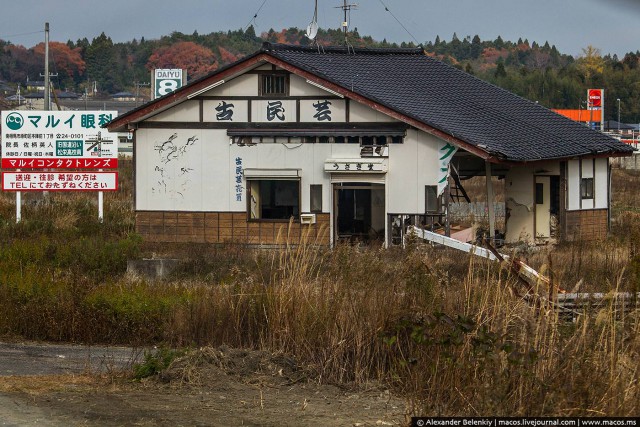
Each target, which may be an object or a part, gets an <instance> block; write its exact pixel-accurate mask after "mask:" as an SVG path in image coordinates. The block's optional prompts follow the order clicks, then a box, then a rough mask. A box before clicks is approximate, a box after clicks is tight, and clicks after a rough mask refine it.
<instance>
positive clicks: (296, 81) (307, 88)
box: [289, 74, 334, 97]
mask: <svg viewBox="0 0 640 427" xmlns="http://www.w3.org/2000/svg"><path fill="white" fill-rule="evenodd" d="M289 95H291V96H318V97H326V96H334V95H333V94H332V93H331V92H327V91H326V90H323V89H320V88H319V87H317V86H314V85H310V84H309V83H307V79H305V78H302V77H300V76H297V75H295V74H290V75H289Z"/></svg>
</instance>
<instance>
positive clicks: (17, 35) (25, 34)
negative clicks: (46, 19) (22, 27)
mask: <svg viewBox="0 0 640 427" xmlns="http://www.w3.org/2000/svg"><path fill="white" fill-rule="evenodd" d="M39 33H44V31H42V30H40V31H32V32H30V33H19V34H7V35H1V34H0V38H2V39H6V38H9V37H19V36H30V35H32V34H39Z"/></svg>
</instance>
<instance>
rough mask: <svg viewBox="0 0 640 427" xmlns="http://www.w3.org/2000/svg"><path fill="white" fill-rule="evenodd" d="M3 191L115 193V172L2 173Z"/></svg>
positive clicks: (116, 181)
mask: <svg viewBox="0 0 640 427" xmlns="http://www.w3.org/2000/svg"><path fill="white" fill-rule="evenodd" d="M2 189H3V190H4V191H116V190H117V189H118V173H117V172H3V173H2Z"/></svg>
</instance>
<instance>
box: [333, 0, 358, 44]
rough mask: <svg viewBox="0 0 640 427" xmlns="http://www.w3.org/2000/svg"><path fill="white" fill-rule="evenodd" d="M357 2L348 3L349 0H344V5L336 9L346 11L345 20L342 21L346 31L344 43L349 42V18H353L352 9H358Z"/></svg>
mask: <svg viewBox="0 0 640 427" xmlns="http://www.w3.org/2000/svg"><path fill="white" fill-rule="evenodd" d="M357 8H358V4H357V3H348V2H347V0H343V4H342V6H336V7H335V9H342V11H343V12H344V20H343V21H342V31H343V32H344V43H345V44H348V41H347V33H348V32H349V19H351V10H352V9H354V10H355V9H357Z"/></svg>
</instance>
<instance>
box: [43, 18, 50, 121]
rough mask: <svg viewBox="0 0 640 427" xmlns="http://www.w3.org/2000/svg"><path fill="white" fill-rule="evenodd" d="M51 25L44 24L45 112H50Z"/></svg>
mask: <svg viewBox="0 0 640 427" xmlns="http://www.w3.org/2000/svg"><path fill="white" fill-rule="evenodd" d="M49 97H50V95H49V23H48V22H45V23H44V111H49V109H50V106H49Z"/></svg>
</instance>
